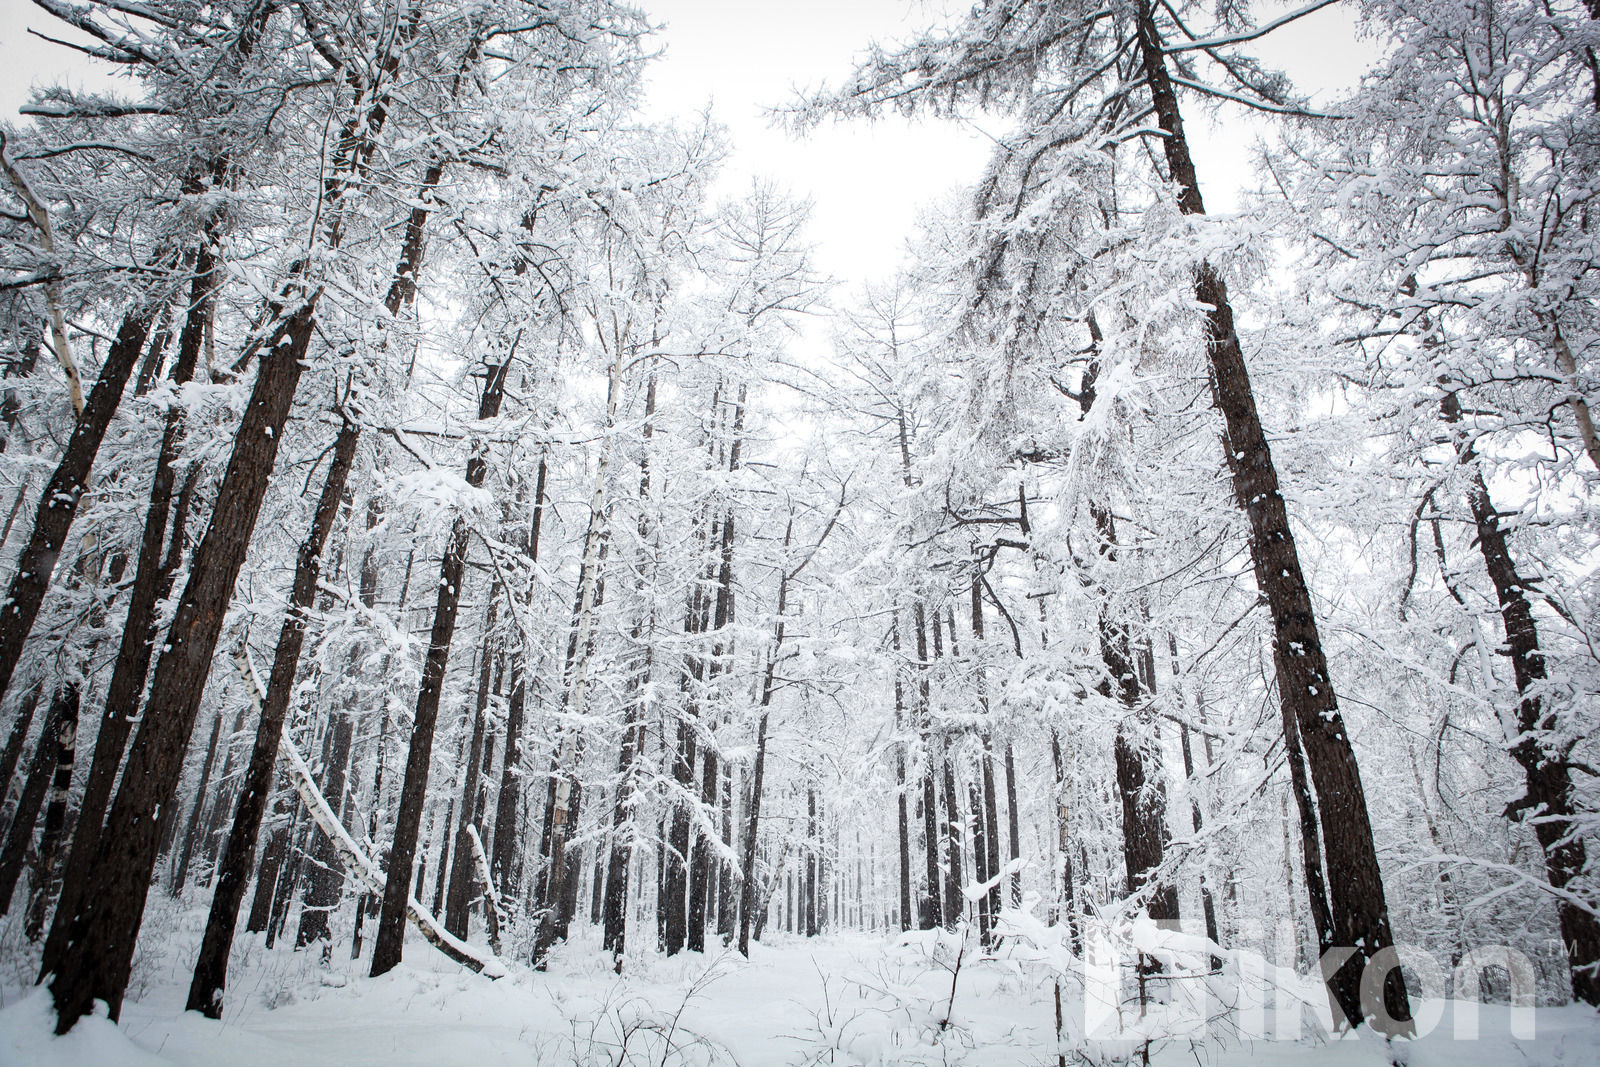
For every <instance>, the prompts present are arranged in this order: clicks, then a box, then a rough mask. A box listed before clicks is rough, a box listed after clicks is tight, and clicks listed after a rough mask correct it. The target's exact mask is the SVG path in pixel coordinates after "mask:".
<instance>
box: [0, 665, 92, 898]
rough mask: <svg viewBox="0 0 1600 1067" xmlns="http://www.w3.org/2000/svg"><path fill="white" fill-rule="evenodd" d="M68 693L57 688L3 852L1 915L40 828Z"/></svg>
mask: <svg viewBox="0 0 1600 1067" xmlns="http://www.w3.org/2000/svg"><path fill="white" fill-rule="evenodd" d="M67 689H68V687H67V686H61V687H59V688H57V690H56V694H55V696H54V697H52V698H51V700H50V711H49V712H48V713H47V714H46V716H45V720H44V729H42V730H40V731H39V740H38V743H37V744H35V745H34V749H33V759H32V760H31V761H30V762H29V764H28V777H27V780H26V781H25V782H24V783H23V786H22V796H21V797H20V798H19V799H18V800H17V810H16V811H15V812H13V813H12V816H11V827H10V829H8V830H7V831H6V843H5V848H4V849H3V850H0V915H8V914H10V912H11V896H12V894H13V893H14V892H15V891H16V888H17V881H18V880H19V879H20V878H21V877H22V868H23V867H24V866H25V865H26V864H27V862H28V851H29V849H31V848H32V847H33V831H34V829H35V828H36V827H37V826H38V824H39V809H40V808H42V807H44V798H45V793H46V792H47V791H48V790H49V788H50V778H51V775H53V774H54V773H55V769H56V762H57V747H58V746H59V744H60V735H61V721H62V717H63V716H64V715H65V714H66V713H67V712H68V710H69V701H68V700H67ZM72 712H73V714H74V717H75V716H76V709H75V708H72Z"/></svg>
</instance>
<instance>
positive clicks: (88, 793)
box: [39, 244, 215, 982]
mask: <svg viewBox="0 0 1600 1067" xmlns="http://www.w3.org/2000/svg"><path fill="white" fill-rule="evenodd" d="M214 291H215V286H214V264H213V262H212V258H211V253H210V251H209V245H206V244H202V245H201V247H200V250H199V252H198V253H197V255H196V259H195V276H194V279H193V280H192V282H191V284H190V294H189V295H190V305H189V311H188V314H187V315H186V316H185V319H184V325H183V331H182V333H181V334H180V336H179V339H178V360H177V362H176V363H174V364H173V367H172V376H171V381H172V383H173V384H174V385H182V384H184V383H185V382H187V381H189V380H190V379H191V378H192V377H193V376H194V369H195V365H196V364H197V362H198V361H199V358H200V346H201V342H202V339H203V335H204V330H205V321H206V318H207V316H208V314H209V309H210V307H211V300H212V298H213V293H214ZM182 439H183V412H182V409H181V408H177V407H174V408H173V409H172V410H170V411H169V412H168V413H167V418H166V425H165V427H164V428H163V430H162V433H161V446H160V449H159V451H158V452H157V454H156V467H155V474H154V477H153V478H152V480H151V482H150V502H149V505H148V506H147V507H146V509H145V520H144V533H143V536H142V538H141V540H140V543H139V559H138V562H137V563H136V565H135V569H134V578H133V586H132V588H131V591H130V595H129V598H128V615H127V618H126V620H125V621H124V623H123V628H122V636H121V639H120V643H119V645H118V648H117V659H116V663H115V665H114V666H113V667H112V671H111V682H110V684H109V685H108V686H107V687H106V699H105V710H104V712H103V713H102V715H101V718H100V729H99V731H98V732H97V733H96V735H95V740H94V752H93V754H92V755H91V756H90V760H89V778H88V781H87V783H86V784H85V785H84V790H83V798H82V800H81V801H80V802H79V805H78V818H77V822H76V825H75V829H74V831H73V835H72V848H71V849H70V850H69V852H68V853H67V865H66V870H65V871H64V872H63V874H62V878H61V900H60V902H59V904H58V905H57V910H58V911H60V912H66V913H68V914H73V913H76V911H77V908H78V902H77V898H76V894H77V891H78V889H79V888H81V887H82V886H83V885H84V884H85V882H86V879H87V878H88V871H89V866H90V864H91V863H92V862H93V860H94V857H95V856H96V855H97V854H98V851H99V845H100V831H101V829H102V827H103V826H104V823H105V814H106V806H107V805H108V804H109V803H110V802H111V790H112V788H113V786H114V785H115V784H116V778H117V771H118V769H120V767H121V766H122V756H123V750H124V749H125V748H126V747H127V744H128V735H129V734H130V733H131V732H132V730H133V721H134V718H135V716H136V715H137V713H138V709H139V698H140V696H141V695H142V694H143V692H144V683H145V678H146V677H147V676H148V674H149V672H150V659H151V657H152V655H153V654H154V651H155V643H156V637H157V633H156V628H157V619H156V607H157V605H159V604H160V603H161V601H163V600H165V599H166V598H167V595H168V594H169V593H170V592H171V591H172V584H173V582H174V580H175V579H176V577H177V570H178V565H179V563H180V561H181V560H182V558H183V548H184V536H185V532H186V528H187V525H188V520H189V513H190V511H191V510H192V508H193V505H194V493H195V481H196V480H197V479H198V477H199V474H200V465H199V464H198V463H196V464H194V465H193V466H191V467H190V468H189V472H188V474H187V475H186V476H185V478H184V482H183V485H182V487H181V488H180V489H179V491H178V501H177V506H176V510H174V507H173V502H172V489H173V484H174V482H175V480H176V471H175V469H174V468H175V464H176V463H177V459H178V449H179V446H180V444H181V443H182ZM169 519H170V520H171V527H172V530H171V538H170V541H171V543H170V545H168V530H167V527H168V520H169ZM164 546H166V547H167V551H166V553H165V556H163V553H162V548H163V547H164ZM67 930H68V927H67V925H66V924H63V923H53V924H52V925H51V928H50V933H49V936H47V937H46V938H45V947H44V957H43V959H42V960H41V962H40V968H39V980H40V981H41V982H42V981H44V979H45V978H46V976H48V975H51V974H53V973H55V971H56V969H57V967H58V966H59V964H60V961H61V952H62V950H63V949H64V948H66V935H67Z"/></svg>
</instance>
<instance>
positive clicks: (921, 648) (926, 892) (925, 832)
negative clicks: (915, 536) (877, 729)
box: [913, 600, 944, 930]
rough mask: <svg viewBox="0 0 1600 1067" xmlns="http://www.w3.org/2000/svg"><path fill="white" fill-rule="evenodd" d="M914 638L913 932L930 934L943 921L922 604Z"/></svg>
mask: <svg viewBox="0 0 1600 1067" xmlns="http://www.w3.org/2000/svg"><path fill="white" fill-rule="evenodd" d="M913 619H914V622H915V623H916V628H917V631H916V634H917V729H918V732H919V733H920V734H921V736H922V843H923V854H924V858H925V859H926V861H927V862H926V866H927V872H926V874H925V878H926V881H925V882H924V883H923V889H922V901H921V904H920V906H919V907H918V909H917V912H918V914H917V928H918V929H919V930H932V929H933V928H934V927H935V926H938V925H939V924H940V922H941V921H942V919H943V915H944V912H943V910H942V908H941V907H940V901H939V881H940V877H939V797H938V793H937V791H936V788H935V786H934V773H933V765H934V752H933V723H932V721H931V718H932V702H931V700H930V699H929V691H928V668H929V662H928V618H927V611H926V609H925V608H924V607H923V604H922V601H921V600H918V601H917V602H916V606H915V608H914V616H913Z"/></svg>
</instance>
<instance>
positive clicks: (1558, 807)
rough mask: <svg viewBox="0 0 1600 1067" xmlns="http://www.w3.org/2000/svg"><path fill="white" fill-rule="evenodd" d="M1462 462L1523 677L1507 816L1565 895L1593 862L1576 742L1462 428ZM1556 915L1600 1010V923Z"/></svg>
mask: <svg viewBox="0 0 1600 1067" xmlns="http://www.w3.org/2000/svg"><path fill="white" fill-rule="evenodd" d="M1441 410H1442V412H1443V417H1444V420H1445V422H1446V423H1448V424H1450V425H1451V426H1452V427H1453V428H1454V427H1456V426H1458V425H1459V423H1460V421H1461V401H1460V400H1459V398H1458V397H1457V396H1456V394H1455V392H1453V391H1447V392H1446V393H1445V395H1444V399H1443V400H1442V401H1441ZM1454 435H1455V440H1456V447H1457V459H1458V461H1459V462H1461V463H1464V464H1467V465H1469V466H1470V469H1471V478H1470V481H1469V482H1468V484H1467V505H1468V507H1470V508H1471V510H1472V520H1473V524H1474V527H1475V528H1476V530H1477V534H1478V537H1477V541H1478V550H1479V551H1480V552H1481V553H1482V555H1483V565H1484V569H1485V570H1486V571H1487V572H1488V574H1489V581H1490V582H1491V583H1492V584H1493V585H1494V591H1495V597H1496V599H1497V600H1498V601H1499V603H1500V620H1501V623H1502V625H1503V626H1504V628H1505V634H1506V647H1505V652H1506V654H1507V655H1509V656H1510V658H1511V670H1512V674H1513V676H1514V677H1515V678H1516V683H1517V693H1518V695H1519V696H1520V697H1521V700H1520V701H1519V702H1518V704H1517V731H1518V733H1517V736H1516V737H1514V738H1511V739H1510V742H1509V745H1510V751H1511V757H1512V758H1513V759H1514V760H1516V761H1517V765H1518V766H1519V767H1521V768H1522V775H1523V795H1522V796H1521V797H1520V798H1519V799H1517V800H1516V801H1514V802H1513V803H1511V804H1510V805H1508V806H1507V808H1506V814H1507V815H1508V816H1510V817H1512V818H1515V819H1526V820H1527V821H1529V822H1531V823H1532V824H1533V832H1534V835H1535V836H1536V837H1537V838H1538V839H1539V845H1540V847H1541V848H1542V849H1543V850H1544V858H1545V876H1546V877H1547V878H1549V880H1550V885H1551V887H1552V888H1554V889H1555V890H1557V891H1558V892H1560V891H1562V890H1564V889H1566V887H1567V885H1568V883H1570V882H1571V881H1572V880H1573V879H1574V878H1576V877H1578V876H1579V875H1580V874H1581V873H1582V872H1583V869H1584V867H1585V866H1586V864H1587V862H1588V855H1587V852H1586V849H1585V847H1584V840H1583V837H1582V835H1581V833H1580V831H1579V828H1578V824H1577V822H1576V821H1575V818H1574V816H1575V814H1576V812H1575V807H1576V805H1575V804H1574V802H1573V796H1572V781H1571V777H1570V772H1569V767H1570V764H1569V763H1568V761H1567V757H1568V754H1569V752H1570V747H1571V745H1570V742H1568V743H1567V744H1566V745H1565V747H1563V744H1562V742H1561V741H1560V738H1559V735H1558V734H1557V732H1556V714H1555V712H1554V710H1552V709H1551V708H1549V707H1547V706H1546V704H1545V699H1544V696H1543V694H1542V693H1541V692H1540V690H1541V689H1542V687H1543V686H1544V683H1545V679H1546V672H1545V662H1544V654H1543V652H1541V651H1540V648H1539V629H1538V626H1537V624H1536V623H1535V622H1534V618H1533V609H1532V605H1530V604H1529V603H1528V597H1527V593H1526V590H1527V589H1528V588H1529V584H1530V583H1529V582H1528V580H1527V579H1525V578H1523V577H1522V576H1521V575H1519V574H1518V573H1517V570H1516V564H1515V563H1514V561H1513V560H1512V558H1511V547H1510V545H1509V543H1508V542H1507V539H1506V534H1505V528H1504V527H1503V526H1502V525H1501V524H1500V513H1499V512H1498V511H1496V510H1495V506H1494V501H1493V500H1492V499H1491V498H1490V496H1489V487H1488V485H1487V484H1486V483H1485V481H1484V478H1483V468H1482V467H1481V466H1480V465H1479V463H1478V457H1477V451H1476V449H1475V448H1474V447H1473V444H1472V440H1471V438H1470V437H1468V436H1467V435H1466V434H1464V433H1462V432H1460V431H1459V430H1455V431H1454ZM1556 911H1557V914H1558V916H1559V918H1560V921H1561V940H1562V942H1563V944H1564V945H1565V946H1566V950H1567V964H1568V967H1569V971H1570V980H1571V983H1572V995H1573V997H1574V998H1576V999H1578V1000H1581V1001H1583V1002H1584V1003H1586V1004H1594V1005H1600V920H1597V919H1596V918H1595V915H1594V913H1593V912H1592V911H1589V910H1586V909H1585V908H1584V907H1583V906H1582V905H1580V904H1579V903H1577V902H1575V901H1573V900H1570V899H1568V898H1567V897H1559V898H1558V900H1557V902H1556Z"/></svg>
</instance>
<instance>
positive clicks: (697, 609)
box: [660, 521, 711, 956]
mask: <svg viewBox="0 0 1600 1067" xmlns="http://www.w3.org/2000/svg"><path fill="white" fill-rule="evenodd" d="M710 526H711V523H710V522H709V521H706V522H704V524H703V528H704V530H705V531H706V532H705V536H706V537H709V533H710ZM709 612H710V605H709V599H708V598H707V596H706V595H705V589H704V586H703V583H701V582H695V583H694V585H693V586H692V588H691V589H690V590H689V597H688V606H687V608H686V610H685V612H684V623H683V632H684V635H685V637H688V638H690V639H691V640H692V639H693V638H694V637H695V636H697V635H700V634H703V633H705V631H706V629H707V627H708V626H709V624H710V614H709ZM684 659H685V664H684V669H683V674H682V676H681V682H680V689H681V692H682V694H683V701H684V707H683V710H682V711H681V712H680V713H679V715H678V730H677V739H676V740H677V744H676V747H675V748H674V751H673V761H672V777H673V781H674V783H675V784H676V785H677V787H678V789H679V790H680V791H681V794H680V798H679V799H678V800H677V802H675V803H674V804H673V810H672V825H671V827H670V829H669V831H668V838H667V859H666V866H665V871H664V881H663V883H662V887H661V891H660V899H661V900H662V901H663V902H664V903H663V904H662V907H663V910H664V911H665V912H666V926H665V936H666V952H667V955H669V956H671V955H675V954H676V953H678V952H680V951H682V950H683V948H684V946H685V945H686V944H690V934H689V926H690V921H691V920H690V915H691V913H692V908H693V905H692V904H691V903H690V899H689V898H690V878H689V870H690V865H691V864H690V861H691V848H692V847H693V837H692V833H691V827H692V822H691V820H690V816H689V807H688V801H687V800H685V799H683V798H686V797H691V796H693V795H694V793H695V791H696V790H695V784H694V768H695V756H696V748H697V744H696V736H695V735H696V727H694V726H692V725H691V723H692V722H693V721H694V720H695V719H696V718H698V717H699V687H700V685H701V684H702V683H703V682H704V680H705V666H704V661H703V660H702V659H701V658H700V657H699V656H697V655H693V654H689V655H686V656H685V657H684ZM691 947H692V945H691Z"/></svg>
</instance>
